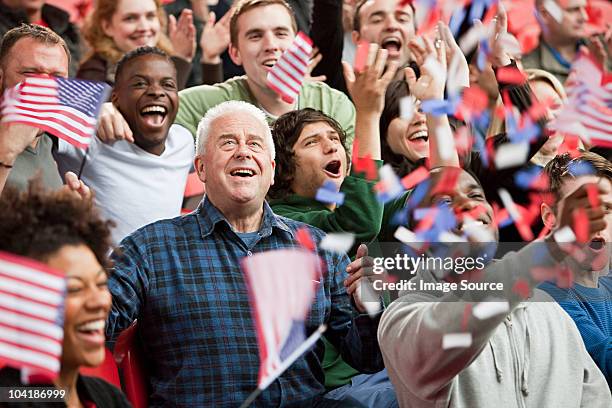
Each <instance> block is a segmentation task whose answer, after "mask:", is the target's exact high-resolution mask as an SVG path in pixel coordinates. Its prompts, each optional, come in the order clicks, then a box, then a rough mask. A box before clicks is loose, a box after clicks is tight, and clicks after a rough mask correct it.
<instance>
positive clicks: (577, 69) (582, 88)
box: [559, 52, 612, 147]
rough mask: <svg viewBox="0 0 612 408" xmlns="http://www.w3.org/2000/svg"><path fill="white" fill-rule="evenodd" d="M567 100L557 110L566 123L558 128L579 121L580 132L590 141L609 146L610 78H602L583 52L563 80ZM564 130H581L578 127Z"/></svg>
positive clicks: (611, 141)
mask: <svg viewBox="0 0 612 408" xmlns="http://www.w3.org/2000/svg"><path fill="white" fill-rule="evenodd" d="M565 89H566V90H567V95H568V102H567V104H566V106H565V107H564V109H563V110H562V111H561V113H560V114H559V117H560V121H561V122H563V123H567V124H568V125H567V127H566V126H563V128H562V129H560V130H561V131H564V130H565V129H566V128H570V129H571V127H572V123H571V122H574V123H573V125H574V126H575V125H578V127H579V129H580V130H582V129H581V128H580V125H581V126H582V128H583V130H582V131H583V133H584V135H580V136H582V137H583V138H585V139H586V141H587V142H589V143H590V144H592V145H599V146H604V147H612V82H607V83H606V82H605V81H603V71H602V69H601V67H600V66H599V64H597V63H596V62H594V61H593V60H592V59H591V57H590V56H588V55H586V54H585V53H583V52H581V53H579V55H578V57H577V58H576V60H575V61H574V63H573V64H572V69H571V72H570V76H569V78H568V80H567V82H566V83H565ZM567 133H580V132H579V131H576V132H572V131H568V132H567Z"/></svg>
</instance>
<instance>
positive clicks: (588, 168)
mask: <svg viewBox="0 0 612 408" xmlns="http://www.w3.org/2000/svg"><path fill="white" fill-rule="evenodd" d="M567 171H568V173H569V174H571V175H572V176H574V177H580V176H590V175H593V174H596V171H595V168H593V166H592V165H591V164H590V163H587V162H585V161H576V160H574V161H571V162H570V163H569V164H568V165H567Z"/></svg>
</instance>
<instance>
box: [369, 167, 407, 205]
mask: <svg viewBox="0 0 612 408" xmlns="http://www.w3.org/2000/svg"><path fill="white" fill-rule="evenodd" d="M379 176H380V181H379V182H378V183H377V184H376V186H375V190H376V196H377V198H378V201H380V202H381V203H383V204H384V203H387V202H389V201H391V200H393V199H395V198H397V197H398V196H399V195H400V194H402V192H403V191H404V189H403V188H402V185H401V184H400V179H399V177H397V174H395V171H394V170H393V167H391V165H390V164H385V165H384V166H382V167H381V168H380V170H379Z"/></svg>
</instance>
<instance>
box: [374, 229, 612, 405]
mask: <svg viewBox="0 0 612 408" xmlns="http://www.w3.org/2000/svg"><path fill="white" fill-rule="evenodd" d="M544 245H545V244H544V243H542V242H541V241H535V242H533V243H531V244H529V245H527V246H526V247H525V248H523V249H522V250H520V251H518V252H514V253H509V254H507V255H506V256H505V257H504V258H502V259H501V260H498V261H495V262H492V263H491V264H489V265H488V266H487V268H486V273H485V274H484V279H483V281H486V282H501V283H503V284H504V291H503V297H504V299H505V300H507V301H508V303H509V306H510V307H509V311H508V312H507V313H501V314H497V315H495V316H492V317H490V318H488V319H485V320H478V319H476V318H473V317H472V316H471V313H469V311H470V309H467V311H468V313H467V315H468V316H469V317H470V318H469V319H467V320H466V319H465V316H464V315H466V307H471V306H474V305H475V304H476V303H477V302H478V301H479V300H484V298H485V297H486V294H482V295H481V298H480V299H473V301H472V302H466V301H463V300H459V299H458V298H456V296H455V295H454V294H452V293H449V294H443V293H441V292H411V293H409V294H407V295H404V296H402V297H400V298H399V299H397V300H396V301H395V302H393V303H392V304H391V305H389V307H388V308H387V310H386V311H385V313H384V314H383V316H382V318H381V321H380V325H379V331H378V339H379V343H380V347H381V350H382V353H383V358H384V360H385V366H386V367H387V369H388V372H389V376H390V378H391V380H392V382H393V384H394V386H395V388H396V393H397V396H398V401H399V402H400V405H401V406H410V407H413V406H423V407H437V406H444V407H448V406H453V407H464V406H465V407H469V406H489V405H487V402H486V401H487V398H489V397H491V394H492V391H491V390H492V389H496V391H495V392H493V395H494V397H493V399H492V400H491V402H494V401H499V400H500V399H502V397H505V395H499V393H500V392H501V393H503V391H504V389H505V387H507V386H510V385H511V389H512V390H515V386H514V383H512V382H511V381H506V383H505V384H498V383H500V381H499V372H498V373H497V377H498V378H497V381H495V379H496V370H498V368H499V367H498V366H497V365H496V363H499V361H497V362H496V361H495V349H498V352H499V351H501V352H503V353H504V354H505V355H507V356H508V358H507V359H506V362H509V363H511V362H512V358H515V357H513V354H512V353H510V352H509V351H508V350H506V348H510V347H509V344H508V339H509V337H510V336H509V335H508V333H507V330H505V329H504V325H503V324H501V323H502V322H504V320H506V319H507V318H508V317H509V316H510V319H512V318H514V319H515V321H516V322H517V324H518V325H519V326H521V327H522V330H523V331H525V332H529V331H531V337H533V339H532V340H531V343H535V350H533V349H532V350H531V352H530V351H529V350H528V351H527V352H526V354H527V361H525V363H527V364H529V356H530V355H531V356H534V355H535V357H536V361H532V362H531V367H528V368H527V371H528V372H531V375H530V377H531V381H529V382H531V383H532V384H529V383H525V380H522V381H523V383H524V384H523V385H524V386H526V387H528V389H529V388H531V395H532V397H531V398H530V399H531V400H535V399H538V396H541V397H542V398H548V399H543V400H542V401H541V402H543V404H544V406H589V407H599V406H601V407H608V406H610V404H612V399H611V397H610V392H609V390H608V387H607V385H606V381H605V378H604V377H603V375H602V374H601V372H600V371H599V370H598V369H597V367H596V366H595V364H594V362H593V361H592V359H591V358H590V356H589V355H588V353H587V352H586V349H585V348H584V344H583V342H582V340H581V338H580V334H579V333H578V331H577V329H576V327H575V324H574V323H573V321H572V320H571V319H570V318H569V316H567V315H566V314H565V313H564V312H563V310H562V309H561V308H560V307H559V306H558V305H557V304H556V303H555V302H553V301H552V299H551V298H550V297H549V296H548V295H547V294H545V293H543V292H542V291H540V290H535V291H533V292H532V296H531V299H530V304H527V303H521V299H520V298H519V297H518V295H517V294H515V293H513V292H512V287H513V285H514V283H515V282H516V281H517V280H518V279H524V280H525V281H527V282H528V284H529V286H530V288H531V289H533V288H534V287H535V285H537V284H538V283H539V282H537V281H535V280H534V279H533V277H532V276H531V274H530V269H531V266H532V265H533V261H532V260H533V259H538V260H539V262H538V264H539V265H542V264H546V263H548V264H550V265H551V266H552V265H554V264H555V261H554V259H553V258H552V257H551V256H550V254H549V253H548V251H547V250H546V248H545V247H544ZM535 251H539V252H538V257H537V258H535V257H534V255H535ZM542 251H545V252H544V253H542ZM414 279H417V280H423V281H426V282H436V281H438V279H437V278H436V277H435V276H434V274H433V273H432V272H431V271H426V270H421V271H419V272H418V274H417V276H415V278H414ZM496 297H500V296H499V295H497V296H496ZM468 305H471V306H468ZM517 309H519V310H523V312H518V310H517ZM526 309H529V312H527V310H526ZM510 319H509V320H510ZM506 323H507V321H506ZM506 325H507V324H506ZM461 332H463V333H465V332H467V333H470V334H471V337H472V344H471V346H469V347H466V348H452V349H447V350H444V349H443V348H442V339H443V337H444V335H445V334H449V333H461ZM487 346H489V348H487V349H486V350H485V348H486V347H487ZM500 348H501V349H500ZM553 362H554V363H553ZM473 363H474V364H473ZM553 365H557V366H558V367H557V368H556V371H559V373H555V372H552V370H551V367H552V366H553ZM472 366H473V367H472ZM476 367H477V368H476ZM483 368H484V370H483ZM507 370H508V371H509V372H512V371H516V370H514V367H513V366H510V367H507ZM534 371H537V374H533V372H534ZM569 371H571V372H569ZM553 374H555V375H553ZM515 375H516V373H515ZM460 377H461V378H462V379H463V380H464V381H459V378H460ZM466 377H470V378H471V377H473V378H472V379H471V380H468V379H467V378H466ZM466 380H467V381H466ZM474 381H476V382H475V383H474ZM474 384H478V386H476V387H475V386H474ZM544 391H546V393H544ZM551 393H552V394H554V395H551ZM451 394H452V396H453V398H452V400H453V401H454V402H453V404H450V405H449V401H450V400H451ZM514 394H516V392H515V391H510V392H509V395H508V396H507V397H508V398H516V397H515V396H514ZM487 395H488V397H487ZM550 398H552V399H554V400H556V401H557V400H558V401H559V404H558V405H555V404H551V403H550V401H549V399H550ZM567 398H573V399H574V400H576V398H577V399H578V400H577V403H576V404H574V405H572V404H569V405H568V404H567V402H568V400H567ZM461 401H463V403H462V402H461ZM587 402H588V404H586V403H587ZM474 404H476V405H474ZM495 405H497V406H498V405H499V404H495ZM534 406H537V405H534ZM540 406H542V405H540Z"/></svg>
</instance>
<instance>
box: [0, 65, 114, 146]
mask: <svg viewBox="0 0 612 408" xmlns="http://www.w3.org/2000/svg"><path fill="white" fill-rule="evenodd" d="M109 92H110V87H109V86H108V85H106V84H105V83H103V82H94V81H83V80H80V79H65V78H56V77H42V76H40V77H39V76H32V77H28V78H26V79H25V80H24V81H23V82H22V83H20V84H19V85H17V86H16V87H15V88H12V89H8V90H7V91H6V92H5V93H4V100H3V101H2V104H0V116H1V117H2V122H6V123H10V122H16V123H23V124H26V125H30V126H34V127H37V128H39V129H43V130H45V131H47V132H49V133H50V134H52V135H55V136H57V137H59V138H60V139H63V140H65V141H66V142H68V143H70V144H72V145H74V146H76V147H80V148H83V149H85V148H87V146H89V143H90V142H91V137H92V136H93V135H94V133H95V131H96V121H97V116H98V111H99V110H100V107H101V106H102V103H104V102H105V101H106V99H107V98H108V94H109Z"/></svg>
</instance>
